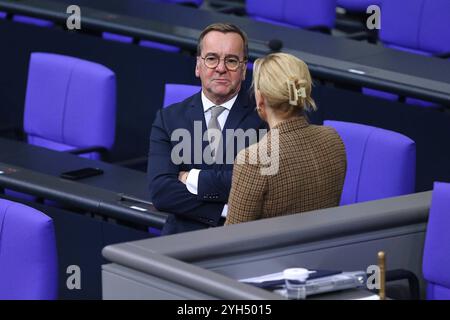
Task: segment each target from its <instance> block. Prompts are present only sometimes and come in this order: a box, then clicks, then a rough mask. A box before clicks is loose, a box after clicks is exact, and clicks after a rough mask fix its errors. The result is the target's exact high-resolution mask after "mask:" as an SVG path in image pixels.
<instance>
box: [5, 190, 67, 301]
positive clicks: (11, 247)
mask: <svg viewBox="0 0 450 320" xmlns="http://www.w3.org/2000/svg"><path fill="white" fill-rule="evenodd" d="M57 295H58V267H57V252H56V241H55V232H54V227H53V221H52V220H51V219H50V218H49V217H47V216H46V215H45V214H43V213H42V212H40V211H37V210H35V209H33V208H31V207H28V206H25V205H23V204H20V203H16V202H12V201H8V200H5V199H0V299H20V300H22V299H33V300H34V299H57Z"/></svg>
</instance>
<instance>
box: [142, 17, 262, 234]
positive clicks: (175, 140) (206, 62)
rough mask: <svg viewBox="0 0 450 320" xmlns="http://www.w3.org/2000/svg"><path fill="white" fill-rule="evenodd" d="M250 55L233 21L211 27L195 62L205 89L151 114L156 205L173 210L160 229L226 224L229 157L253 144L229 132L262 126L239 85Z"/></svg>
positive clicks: (150, 165)
mask: <svg viewBox="0 0 450 320" xmlns="http://www.w3.org/2000/svg"><path fill="white" fill-rule="evenodd" d="M247 58H248V45H247V37H246V35H245V33H244V32H243V31H242V30H240V29H239V28H238V27H236V26H234V25H231V24H213V25H210V26H208V27H207V28H205V30H203V32H202V34H201V35H200V38H199V42H198V48H197V65H196V68H195V74H196V76H197V77H199V78H200V79H201V83H202V91H201V92H199V93H197V94H195V95H193V96H191V97H189V98H188V99H186V100H184V101H182V102H180V103H176V104H173V105H171V106H169V107H167V108H164V109H161V110H159V111H158V113H157V115H156V118H155V121H154V123H153V126H152V131H151V136H150V151H149V161H148V176H149V180H150V194H151V199H152V202H153V204H154V206H155V207H156V208H157V209H159V210H162V211H167V212H170V213H173V215H170V216H169V218H168V220H167V222H166V224H165V226H164V228H163V230H162V234H163V235H167V234H174V233H179V232H185V231H191V230H197V229H202V228H208V227H211V226H218V225H222V224H223V221H224V219H223V218H224V217H225V216H226V212H227V206H226V203H227V201H228V195H229V192H230V188H231V176H232V170H233V160H234V157H235V155H237V153H238V152H239V151H240V149H242V148H244V147H247V146H248V145H249V144H251V143H252V142H256V141H248V140H247V139H244V140H245V143H244V144H243V145H242V144H240V143H239V142H238V143H237V145H236V143H234V140H235V139H234V138H231V139H229V138H228V137H226V135H228V132H229V131H230V130H237V129H242V130H244V131H246V130H249V129H250V130H254V131H255V132H256V130H258V129H263V128H265V124H264V123H263V122H262V121H261V120H260V118H259V117H258V115H257V113H256V111H255V106H254V105H251V104H250V103H249V101H248V97H247V95H248V93H247V92H244V90H241V84H242V81H243V80H244V79H245V73H246V64H247ZM242 130H241V131H242ZM214 132H216V133H217V132H218V133H219V134H218V135H217V134H214ZM231 132H233V131H231ZM186 134H188V137H186ZM180 137H181V138H180ZM215 138H218V139H215ZM180 140H181V141H180ZM230 140H233V141H230ZM241 140H242V139H241ZM250 140H251V139H250ZM241 142H242V141H241ZM180 146H183V147H182V148H180ZM186 146H187V147H186ZM230 153H232V154H231V157H230ZM227 159H228V160H227ZM230 159H231V161H230ZM211 160H212V161H211Z"/></svg>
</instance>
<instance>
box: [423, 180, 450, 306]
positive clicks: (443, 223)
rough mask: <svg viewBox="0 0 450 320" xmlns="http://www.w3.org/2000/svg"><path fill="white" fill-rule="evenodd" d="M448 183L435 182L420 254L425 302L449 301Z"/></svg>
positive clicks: (449, 187)
mask: <svg viewBox="0 0 450 320" xmlns="http://www.w3.org/2000/svg"><path fill="white" fill-rule="evenodd" d="M449 226H450V183H442V182H435V183H434V189H433V195H432V200H431V207H430V214H429V218H428V225H427V232H426V236H425V247H424V252H423V276H424V279H425V280H426V281H427V299H432V300H450V273H449V270H450V232H449Z"/></svg>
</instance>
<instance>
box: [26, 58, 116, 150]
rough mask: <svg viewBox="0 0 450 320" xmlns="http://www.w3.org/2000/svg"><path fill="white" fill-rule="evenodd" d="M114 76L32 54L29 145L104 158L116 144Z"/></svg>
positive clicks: (88, 64) (87, 63)
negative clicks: (102, 155)
mask: <svg viewBox="0 0 450 320" xmlns="http://www.w3.org/2000/svg"><path fill="white" fill-rule="evenodd" d="M115 120H116V79H115V74H114V72H112V71H111V70H110V69H108V68H106V67H105V66H103V65H100V64H97V63H94V62H90V61H85V60H81V59H78V58H74V57H68V56H63V55H58V54H51V53H32V54H31V59H30V66H29V73H28V84H27V91H26V99H25V111H24V130H25V133H26V134H27V139H28V143H29V144H33V145H37V146H41V147H45V148H49V149H53V150H58V151H67V152H71V153H75V154H79V155H81V156H83V157H86V158H91V159H100V158H101V157H100V155H101V154H102V153H104V152H106V151H107V150H110V149H111V148H112V146H113V144H114V138H115V137H114V135H115Z"/></svg>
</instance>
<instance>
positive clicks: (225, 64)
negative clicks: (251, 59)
mask: <svg viewBox="0 0 450 320" xmlns="http://www.w3.org/2000/svg"><path fill="white" fill-rule="evenodd" d="M210 56H212V57H215V58H217V59H218V62H217V64H216V65H215V66H214V67H209V66H207V65H206V58H208V57H210ZM199 57H200V58H201V59H202V60H203V64H204V65H205V67H207V68H208V69H215V68H217V66H218V65H219V64H220V62H221V61H222V60H223V64H224V66H225V68H226V69H227V70H228V71H237V70H238V69H239V67H240V66H241V64H243V63H246V62H247V61H248V60H247V59H244V60H242V61H239V58H238V57H236V56H228V57H225V58H220V57H218V56H216V55H209V56H208V55H206V56H204V57H202V56H199ZM227 58H236V59H237V61H238V62H239V64H238V66H237V67H236V69H230V68H228V66H227V62H226V59H227Z"/></svg>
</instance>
